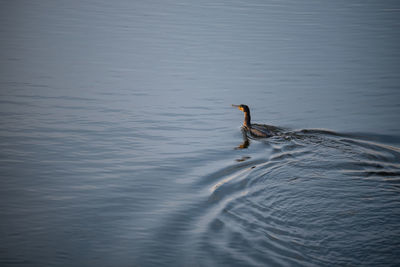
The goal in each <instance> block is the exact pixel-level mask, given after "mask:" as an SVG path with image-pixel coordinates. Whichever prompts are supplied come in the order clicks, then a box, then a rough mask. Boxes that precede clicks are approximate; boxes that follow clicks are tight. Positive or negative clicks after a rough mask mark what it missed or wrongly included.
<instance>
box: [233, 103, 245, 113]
mask: <svg viewBox="0 0 400 267" xmlns="http://www.w3.org/2000/svg"><path fill="white" fill-rule="evenodd" d="M232 107H234V108H238V109H239V110H242V109H241V107H240V106H239V105H234V104H232ZM242 111H243V110H242Z"/></svg>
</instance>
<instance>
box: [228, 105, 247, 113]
mask: <svg viewBox="0 0 400 267" xmlns="http://www.w3.org/2000/svg"><path fill="white" fill-rule="evenodd" d="M232 107H235V108H238V109H239V110H241V111H243V112H244V113H250V109H249V107H248V106H246V105H243V104H241V105H232Z"/></svg>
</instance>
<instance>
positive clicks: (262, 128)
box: [232, 104, 280, 138]
mask: <svg viewBox="0 0 400 267" xmlns="http://www.w3.org/2000/svg"><path fill="white" fill-rule="evenodd" d="M232 107H235V108H238V109H239V110H241V111H243V112H244V121H243V126H242V129H243V130H245V131H246V132H248V133H249V134H250V135H251V136H252V137H260V138H268V137H271V136H274V135H277V134H278V132H279V130H280V128H278V127H275V126H272V125H265V124H256V123H251V116H250V108H249V107H248V106H247V105H243V104H241V105H233V104H232Z"/></svg>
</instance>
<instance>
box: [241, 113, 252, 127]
mask: <svg viewBox="0 0 400 267" xmlns="http://www.w3.org/2000/svg"><path fill="white" fill-rule="evenodd" d="M250 119H251V117H250V112H245V113H244V122H243V125H244V126H246V127H249V128H250V127H251V123H250Z"/></svg>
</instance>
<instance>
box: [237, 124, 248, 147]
mask: <svg viewBox="0 0 400 267" xmlns="http://www.w3.org/2000/svg"><path fill="white" fill-rule="evenodd" d="M241 130H242V136H243V142H242V143H241V144H240V145H239V146H237V147H235V149H245V148H248V147H249V145H250V140H249V138H248V137H247V131H246V129H244V128H242V129H241Z"/></svg>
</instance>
